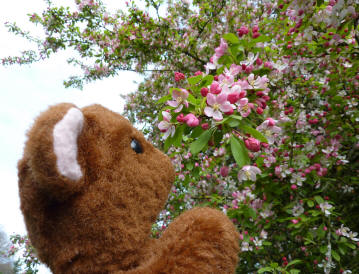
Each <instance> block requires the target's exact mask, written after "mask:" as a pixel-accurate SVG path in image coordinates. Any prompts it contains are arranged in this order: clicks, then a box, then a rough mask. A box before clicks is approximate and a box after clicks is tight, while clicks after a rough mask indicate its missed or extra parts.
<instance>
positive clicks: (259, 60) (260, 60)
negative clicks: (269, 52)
mask: <svg viewBox="0 0 359 274" xmlns="http://www.w3.org/2000/svg"><path fill="white" fill-rule="evenodd" d="M256 64H257V65H258V66H260V65H262V64H263V61H262V59H261V58H257V60H256Z"/></svg>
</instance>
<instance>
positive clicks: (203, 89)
mask: <svg viewBox="0 0 359 274" xmlns="http://www.w3.org/2000/svg"><path fill="white" fill-rule="evenodd" d="M208 92H209V90H208V88H201V95H202V96H203V97H206V96H207V94H208Z"/></svg>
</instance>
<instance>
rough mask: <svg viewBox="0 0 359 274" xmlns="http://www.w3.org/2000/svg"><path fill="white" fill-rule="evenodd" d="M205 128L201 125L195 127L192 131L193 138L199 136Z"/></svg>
mask: <svg viewBox="0 0 359 274" xmlns="http://www.w3.org/2000/svg"><path fill="white" fill-rule="evenodd" d="M203 131H204V130H203V129H202V128H201V127H195V128H194V130H193V131H192V133H191V137H192V138H197V137H198V136H200V135H201V134H202V133H203Z"/></svg>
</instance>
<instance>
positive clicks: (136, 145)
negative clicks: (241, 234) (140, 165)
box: [131, 139, 143, 153]
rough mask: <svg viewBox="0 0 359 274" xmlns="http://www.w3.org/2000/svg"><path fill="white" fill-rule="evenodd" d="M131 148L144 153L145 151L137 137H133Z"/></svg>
mask: <svg viewBox="0 0 359 274" xmlns="http://www.w3.org/2000/svg"><path fill="white" fill-rule="evenodd" d="M131 148H132V149H133V151H134V152H136V153H142V152H143V149H142V146H141V144H140V143H139V142H138V141H137V140H136V139H132V142H131Z"/></svg>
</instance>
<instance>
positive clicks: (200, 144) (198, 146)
mask: <svg viewBox="0 0 359 274" xmlns="http://www.w3.org/2000/svg"><path fill="white" fill-rule="evenodd" d="M212 133H213V130H206V131H204V132H203V133H202V134H201V135H200V136H199V137H198V139H197V140H196V141H194V142H193V143H192V144H191V145H190V150H191V153H192V154H193V155H196V154H197V153H198V152H200V151H201V150H202V149H203V148H204V147H205V146H207V144H208V141H209V139H210V138H211V136H212Z"/></svg>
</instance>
